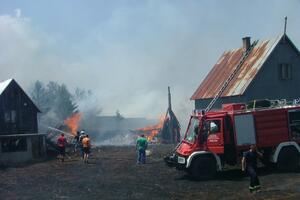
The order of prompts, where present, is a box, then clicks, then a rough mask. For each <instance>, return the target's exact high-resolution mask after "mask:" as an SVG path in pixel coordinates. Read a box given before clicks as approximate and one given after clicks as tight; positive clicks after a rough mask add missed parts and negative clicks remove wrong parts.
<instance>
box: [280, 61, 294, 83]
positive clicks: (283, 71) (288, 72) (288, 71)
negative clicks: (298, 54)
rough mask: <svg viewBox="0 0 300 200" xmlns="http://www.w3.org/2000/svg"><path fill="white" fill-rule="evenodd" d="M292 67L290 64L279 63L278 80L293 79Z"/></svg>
mask: <svg viewBox="0 0 300 200" xmlns="http://www.w3.org/2000/svg"><path fill="white" fill-rule="evenodd" d="M292 70H293V67H292V64H290V63H281V64H280V65H279V78H280V79H281V80H292V79H293V76H292V74H293V71H292Z"/></svg>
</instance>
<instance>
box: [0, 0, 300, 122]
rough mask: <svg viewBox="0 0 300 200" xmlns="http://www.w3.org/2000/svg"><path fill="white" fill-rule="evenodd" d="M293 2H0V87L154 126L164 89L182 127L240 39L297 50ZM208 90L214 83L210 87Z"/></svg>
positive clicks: (298, 1)
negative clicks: (198, 93) (90, 103)
mask: <svg viewBox="0 0 300 200" xmlns="http://www.w3.org/2000/svg"><path fill="white" fill-rule="evenodd" d="M299 10H300V0H282V1H279V0H273V1H267V0H264V1H261V0H252V1H246V0H245V1H242V0H240V1H237V0H236V1H233V0H223V1H221V0H219V1H217V0H202V1H201V0H194V1H192V0H185V1H182V0H177V1H176V0H174V1H167V0H166V1H164V0H153V1H147V0H132V1H125V0H123V1H121V0H120V1H117V0H105V1H104V0H103V1H101V0H94V1H93V0H81V1H79V0H51V1H49V0H44V1H43V0H23V1H22V0H16V1H14V0H0V69H1V73H0V80H5V79H8V78H15V79H16V80H17V82H19V83H20V84H21V85H22V86H23V87H24V88H25V89H26V88H28V87H29V85H30V83H32V82H34V81H35V80H37V79H39V80H43V81H49V80H54V81H58V82H60V83H65V84H67V86H68V87H69V88H74V87H77V86H78V87H82V88H86V89H91V90H92V91H93V92H94V93H95V94H96V95H97V97H98V100H99V104H100V106H101V107H102V108H103V114H114V113H115V111H116V110H117V109H119V110H120V112H121V114H123V115H124V116H127V117H128V116H146V117H157V116H159V115H160V114H163V113H165V111H166V109H167V86H171V89H172V95H173V96H172V97H173V108H174V112H175V113H177V114H178V115H180V118H181V119H187V115H188V114H189V113H190V112H191V110H192V108H193V102H191V101H190V100H189V98H190V97H191V95H192V94H193V92H194V91H195V90H196V88H197V87H198V85H199V84H200V82H201V80H202V79H203V78H204V77H205V75H206V74H207V73H208V71H209V70H210V69H211V68H212V66H213V65H214V64H215V63H216V61H217V59H218V57H219V56H220V55H221V54H222V53H223V52H224V51H225V50H228V49H232V48H238V47H240V46H241V45H242V40H241V38H242V37H244V36H251V37H252V38H253V39H268V38H271V37H275V36H277V35H279V34H281V33H282V32H283V26H284V17H285V16H288V27H287V33H288V35H289V37H290V38H291V39H292V41H293V42H294V43H295V45H296V46H297V47H298V48H300V12H299ZM216 81H217V80H216Z"/></svg>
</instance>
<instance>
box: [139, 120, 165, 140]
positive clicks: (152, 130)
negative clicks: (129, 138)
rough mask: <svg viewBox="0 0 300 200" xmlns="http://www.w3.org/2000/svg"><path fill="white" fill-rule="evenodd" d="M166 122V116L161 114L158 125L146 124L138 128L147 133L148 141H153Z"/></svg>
mask: <svg viewBox="0 0 300 200" xmlns="http://www.w3.org/2000/svg"><path fill="white" fill-rule="evenodd" d="M164 122H165V117H164V116H161V117H160V118H159V122H158V124H156V125H151V126H146V127H144V128H139V129H136V130H137V131H141V132H144V133H145V136H146V137H147V140H148V141H152V140H153V139H154V137H155V136H157V134H158V133H159V132H160V131H161V130H162V128H163V126H164Z"/></svg>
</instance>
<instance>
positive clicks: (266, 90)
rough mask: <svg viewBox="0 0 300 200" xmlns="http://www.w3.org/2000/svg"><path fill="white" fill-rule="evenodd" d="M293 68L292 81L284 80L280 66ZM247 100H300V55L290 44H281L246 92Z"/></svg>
mask: <svg viewBox="0 0 300 200" xmlns="http://www.w3.org/2000/svg"><path fill="white" fill-rule="evenodd" d="M283 63H288V64H291V66H292V79H291V80H282V79H281V71H280V64H283ZM245 97H246V98H247V99H265V98H268V99H295V98H300V55H299V54H297V52H296V51H295V49H294V48H293V47H292V46H291V45H290V44H289V43H287V42H286V43H282V42H280V43H279V44H278V46H277V47H276V48H275V49H274V51H273V52H272V54H271V55H270V57H269V59H268V60H267V61H266V62H265V64H264V65H263V67H262V68H261V71H260V72H259V73H258V74H257V76H256V77H255V78H254V80H253V81H252V84H251V85H249V87H248V89H247V90H246V93H245Z"/></svg>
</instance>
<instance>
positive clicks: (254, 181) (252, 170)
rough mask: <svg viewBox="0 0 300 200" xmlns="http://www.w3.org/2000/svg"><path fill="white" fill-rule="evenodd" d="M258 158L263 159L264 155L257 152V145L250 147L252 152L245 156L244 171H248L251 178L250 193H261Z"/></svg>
mask: <svg viewBox="0 0 300 200" xmlns="http://www.w3.org/2000/svg"><path fill="white" fill-rule="evenodd" d="M257 157H261V158H262V157H263V154H262V153H260V152H259V151H257V147H256V145H255V144H252V145H250V150H249V151H247V152H245V153H244V154H243V158H242V171H246V172H247V174H248V175H249V176H250V185H249V191H250V192H251V193H252V192H259V191H260V188H261V187H260V182H259V179H258V176H257Z"/></svg>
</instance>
